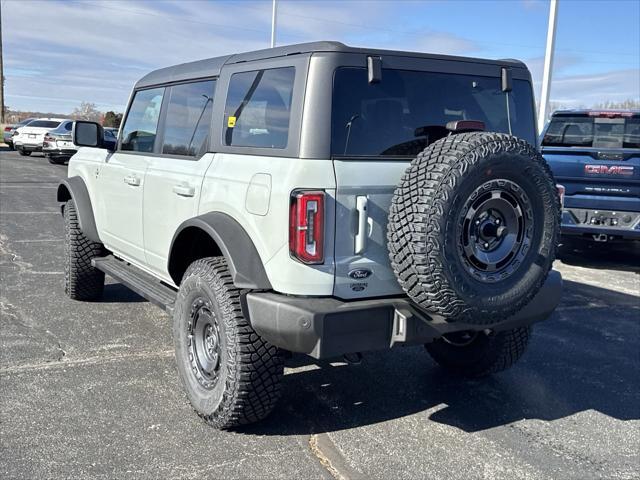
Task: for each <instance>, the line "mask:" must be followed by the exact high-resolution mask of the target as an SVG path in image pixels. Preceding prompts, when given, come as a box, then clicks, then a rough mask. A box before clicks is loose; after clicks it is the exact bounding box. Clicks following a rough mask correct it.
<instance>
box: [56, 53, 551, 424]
mask: <svg viewBox="0 0 640 480" xmlns="http://www.w3.org/2000/svg"><path fill="white" fill-rule="evenodd" d="M534 125H535V124H534V100H533V94H532V87H531V77H530V74H529V71H528V70H527V68H526V67H525V65H524V64H522V63H520V62H517V61H512V60H504V61H493V60H479V59H472V58H458V57H446V56H441V55H428V54H419V53H409V52H395V51H379V50H367V49H360V48H350V47H347V46H345V45H342V44H340V43H334V42H319V43H309V44H301V45H292V46H287V47H280V48H275V49H269V50H262V51H257V52H250V53H244V54H239V55H231V56H227V57H220V58H213V59H209V60H202V61H198V62H192V63H187V64H182V65H177V66H174V67H169V68H164V69H161V70H157V71H154V72H152V73H150V74H148V75H147V76H145V77H143V78H142V79H141V80H140V81H138V83H137V84H136V85H135V86H134V88H133V93H132V95H131V98H130V101H129V106H128V109H127V113H126V115H125V118H124V122H123V124H122V126H121V130H120V133H119V135H118V142H117V145H115V146H110V145H107V144H106V143H105V137H104V134H103V130H102V127H100V126H99V125H98V124H95V123H91V122H82V121H77V122H76V123H75V125H74V129H73V139H74V143H75V144H76V145H78V146H83V148H81V149H80V150H79V151H78V153H77V154H76V155H74V156H73V158H72V159H71V161H70V163H69V178H67V179H65V180H64V181H63V182H62V183H61V185H60V186H59V189H58V200H59V201H60V202H62V203H63V208H62V211H63V214H64V219H65V227H66V253H65V255H66V257H65V261H66V270H65V272H66V275H65V289H66V292H67V294H68V295H69V296H70V297H71V298H74V299H79V300H80V299H81V300H93V299H96V298H99V296H100V295H101V293H102V290H103V285H104V274H105V273H106V274H108V275H110V276H112V277H113V278H115V279H117V280H118V281H120V282H122V283H124V284H126V285H128V286H129V287H130V288H131V289H133V290H134V291H136V292H138V293H139V294H140V295H142V296H144V297H146V298H147V299H149V300H150V301H151V302H154V303H156V304H158V305H159V306H161V307H162V308H164V309H165V310H166V311H167V312H168V313H169V314H170V315H171V316H172V318H173V334H174V340H175V352H176V361H177V365H178V370H179V373H180V377H181V380H182V383H183V385H184V388H185V391H186V394H187V396H188V398H189V400H190V401H191V403H192V405H193V407H194V409H195V410H196V412H197V413H198V414H199V415H201V416H202V417H203V418H204V419H205V420H206V421H207V422H209V423H210V424H212V425H214V426H216V427H218V428H230V427H234V426H237V425H241V424H246V423H251V422H254V421H257V420H260V419H262V418H264V417H265V416H267V415H268V414H269V412H270V411H271V410H272V409H273V408H274V406H275V404H276V401H277V399H278V397H279V394H280V380H281V377H282V375H283V368H284V367H283V365H284V357H285V354H286V352H301V353H304V354H308V355H310V356H312V357H314V358H317V359H320V358H329V357H335V356H341V355H352V354H359V353H360V352H366V351H371V350H379V349H388V348H391V347H395V346H403V345H423V344H424V345H426V349H427V351H428V352H429V353H430V354H431V355H432V357H433V358H434V359H435V360H436V361H437V362H438V363H439V364H440V365H442V366H443V367H444V368H446V369H448V370H449V371H452V372H454V373H456V374H462V375H467V376H481V375H486V374H489V373H493V372H497V371H500V370H503V369H505V368H507V367H509V366H510V365H511V364H512V363H514V362H515V361H516V360H517V359H518V358H519V357H520V356H521V355H522V353H523V352H524V349H525V346H526V345H527V342H528V339H529V335H530V326H531V324H532V323H534V322H537V321H540V320H544V319H545V318H547V317H548V316H549V315H550V313H551V312H552V311H553V309H554V308H555V307H556V305H557V303H558V301H559V298H560V291H561V288H560V287H561V277H560V275H559V274H558V273H556V272H552V271H551V265H552V262H553V260H554V256H555V249H556V243H557V236H558V223H559V217H560V205H559V198H558V195H557V191H556V188H555V184H554V182H553V178H552V176H551V173H550V171H549V169H548V167H547V165H546V163H545V162H544V160H543V159H542V157H541V156H540V155H539V153H538V152H537V151H536V149H535V148H534V147H533V146H532V145H534V144H535V141H536V129H535V126H534Z"/></svg>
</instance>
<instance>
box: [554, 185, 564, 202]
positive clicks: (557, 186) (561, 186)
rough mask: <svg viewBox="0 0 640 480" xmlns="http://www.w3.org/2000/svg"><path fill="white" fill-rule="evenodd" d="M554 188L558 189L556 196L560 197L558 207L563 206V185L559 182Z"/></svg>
mask: <svg viewBox="0 0 640 480" xmlns="http://www.w3.org/2000/svg"><path fill="white" fill-rule="evenodd" d="M556 188H557V189H558V196H559V197H560V207H561V208H562V207H564V192H565V188H564V185H560V184H559V183H558V184H557V185H556Z"/></svg>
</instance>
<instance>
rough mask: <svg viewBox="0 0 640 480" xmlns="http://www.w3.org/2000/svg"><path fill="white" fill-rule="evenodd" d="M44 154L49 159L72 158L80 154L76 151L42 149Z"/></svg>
mask: <svg viewBox="0 0 640 480" xmlns="http://www.w3.org/2000/svg"><path fill="white" fill-rule="evenodd" d="M42 153H44V154H45V155H47V156H48V157H72V156H73V155H75V154H76V153H78V151H77V150H75V149H69V148H50V147H42Z"/></svg>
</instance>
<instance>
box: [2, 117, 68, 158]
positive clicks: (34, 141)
mask: <svg viewBox="0 0 640 480" xmlns="http://www.w3.org/2000/svg"><path fill="white" fill-rule="evenodd" d="M65 121H66V120H65V119H64V118H38V119H37V120H34V121H33V122H31V123H29V124H28V125H25V126H24V127H20V128H18V129H17V130H16V131H15V133H14V134H13V146H14V147H15V149H16V150H17V151H18V153H20V155H31V152H41V151H42V142H43V141H44V135H45V134H46V133H47V132H49V131H50V130H53V129H54V128H58V127H59V126H60V124H61V123H62V122H65Z"/></svg>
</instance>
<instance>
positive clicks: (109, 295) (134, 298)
mask: <svg viewBox="0 0 640 480" xmlns="http://www.w3.org/2000/svg"><path fill="white" fill-rule="evenodd" d="M146 301H147V300H146V299H145V298H143V297H141V296H140V295H138V294H137V293H135V292H134V291H133V290H131V289H129V287H126V286H124V285H123V284H121V283H107V284H105V286H104V291H103V293H102V297H100V299H99V300H96V302H97V303H137V302H146Z"/></svg>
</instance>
